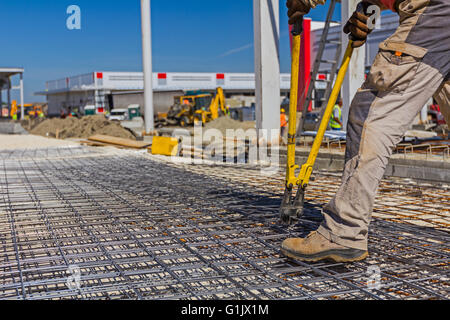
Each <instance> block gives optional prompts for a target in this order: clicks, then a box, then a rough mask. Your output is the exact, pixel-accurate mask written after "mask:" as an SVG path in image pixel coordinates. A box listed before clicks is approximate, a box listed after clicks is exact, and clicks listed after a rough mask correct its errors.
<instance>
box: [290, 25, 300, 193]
mask: <svg viewBox="0 0 450 320" xmlns="http://www.w3.org/2000/svg"><path fill="white" fill-rule="evenodd" d="M302 29H303V18H302V19H301V20H300V21H298V22H297V23H296V24H295V25H294V27H293V30H292V36H293V37H292V38H293V39H292V63H291V96H290V100H289V127H288V145H287V166H286V186H288V187H289V186H290V187H291V188H292V186H294V185H296V184H297V177H296V176H295V170H297V169H298V168H299V166H298V165H296V164H295V135H296V133H297V128H296V125H297V104H298V76H299V69H300V46H301V34H302V31H303V30H302Z"/></svg>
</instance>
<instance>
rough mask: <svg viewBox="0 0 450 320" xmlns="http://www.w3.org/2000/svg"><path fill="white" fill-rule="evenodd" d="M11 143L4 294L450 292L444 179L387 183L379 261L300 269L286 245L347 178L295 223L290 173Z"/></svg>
mask: <svg viewBox="0 0 450 320" xmlns="http://www.w3.org/2000/svg"><path fill="white" fill-rule="evenodd" d="M0 139H1V141H2V143H1V144H0V145H1V146H2V147H0V299H27V300H36V299H448V298H450V279H449V275H450V264H449V260H450V245H449V240H450V234H449V231H450V187H449V186H448V185H445V184H443V183H428V182H423V181H422V182H417V181H414V180H411V179H404V178H387V179H385V180H383V181H382V184H381V187H380V190H379V194H378V196H377V199H376V203H375V207H374V219H373V222H372V225H371V229H370V234H369V252H370V256H369V258H368V259H367V260H365V261H363V262H356V263H351V264H342V263H332V262H318V263H303V262H296V261H292V260H289V259H286V258H285V257H284V256H282V255H281V254H280V252H279V248H280V244H281V242H282V241H283V240H284V239H285V238H286V237H288V236H305V235H306V234H308V232H310V231H311V230H315V229H316V228H317V226H318V225H319V223H320V222H321V219H322V216H321V210H320V209H321V207H322V206H323V205H324V204H325V203H327V201H329V200H330V198H331V197H332V196H333V194H334V192H335V191H336V189H337V188H338V186H339V182H340V173H339V172H330V171H321V172H318V173H317V174H316V179H315V181H314V182H312V183H311V185H310V186H309V187H308V191H307V197H306V198H307V204H306V210H305V215H304V216H303V218H302V219H301V220H300V222H299V224H298V225H297V226H295V227H294V228H291V229H288V228H286V227H284V226H282V225H280V222H279V217H278V214H279V205H280V200H281V196H282V194H283V183H284V182H283V180H284V178H283V176H284V173H283V168H281V167H280V170H279V172H278V173H276V174H272V175H267V172H266V171H265V170H261V168H259V167H256V166H250V165H245V164H242V165H232V164H230V165H225V164H211V165H208V164H197V165H194V164H189V163H180V162H173V161H172V160H173V159H171V158H165V157H160V156H152V155H150V154H148V153H147V151H146V150H144V151H128V150H118V149H114V148H92V147H83V146H79V145H78V144H76V143H73V142H66V141H58V140H50V139H45V138H42V137H34V136H27V137H25V136H0ZM20 139H29V140H27V141H28V142H27V144H26V146H25V145H24V144H21V142H20V141H22V140H20ZM33 139H34V140H33ZM36 139H37V140H36ZM38 140H39V141H38ZM4 141H5V142H6V143H4ZM19 146H20V147H19ZM74 283H75V286H74Z"/></svg>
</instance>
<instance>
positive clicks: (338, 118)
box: [330, 99, 343, 131]
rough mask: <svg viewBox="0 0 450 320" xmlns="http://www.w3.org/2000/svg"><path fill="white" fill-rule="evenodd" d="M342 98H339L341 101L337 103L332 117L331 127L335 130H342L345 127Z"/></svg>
mask: <svg viewBox="0 0 450 320" xmlns="http://www.w3.org/2000/svg"><path fill="white" fill-rule="evenodd" d="M342 105H343V103H342V99H339V102H338V103H337V104H335V106H334V108H333V114H332V115H331V118H330V128H331V130H333V131H341V130H342V128H343V124H342Z"/></svg>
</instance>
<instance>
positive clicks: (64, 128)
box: [30, 115, 136, 140]
mask: <svg viewBox="0 0 450 320" xmlns="http://www.w3.org/2000/svg"><path fill="white" fill-rule="evenodd" d="M30 133H31V134H34V135H40V136H44V137H51V138H55V137H56V134H57V133H58V138H59V139H67V138H83V139H86V138H89V137H90V136H93V135H95V134H102V135H107V136H112V137H117V138H126V139H132V140H136V138H135V136H134V135H133V134H132V133H131V132H130V131H128V130H127V129H125V128H124V127H122V126H121V125H120V124H119V123H117V122H113V121H108V120H107V119H106V118H105V117H104V116H102V115H96V116H87V117H83V118H81V119H78V118H66V119H48V120H45V121H44V122H42V123H40V124H39V125H37V126H36V127H35V128H34V129H32V130H31V131H30Z"/></svg>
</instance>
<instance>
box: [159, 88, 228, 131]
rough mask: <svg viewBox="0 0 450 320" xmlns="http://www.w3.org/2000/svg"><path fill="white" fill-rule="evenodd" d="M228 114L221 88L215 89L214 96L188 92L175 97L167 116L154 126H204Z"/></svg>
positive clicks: (206, 93) (199, 92)
mask: <svg viewBox="0 0 450 320" xmlns="http://www.w3.org/2000/svg"><path fill="white" fill-rule="evenodd" d="M228 113H229V110H228V108H227V107H226V106H225V95H224V93H223V89H222V88H221V87H219V88H217V92H216V94H215V95H213V94H212V93H208V92H201V91H188V92H186V94H185V95H183V96H178V97H175V102H174V104H173V106H172V107H170V109H169V111H168V113H167V115H163V116H161V117H158V119H157V120H156V124H157V126H158V127H162V126H164V125H180V126H182V127H186V126H190V125H193V124H202V125H204V124H205V123H208V122H210V121H213V120H215V119H217V118H219V117H220V116H224V115H227V114H228Z"/></svg>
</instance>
